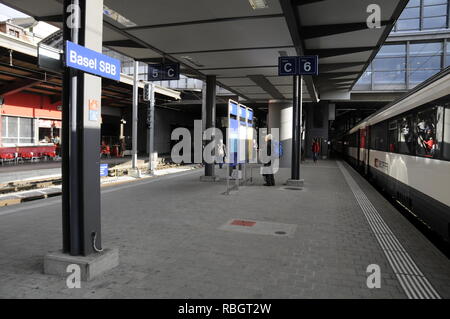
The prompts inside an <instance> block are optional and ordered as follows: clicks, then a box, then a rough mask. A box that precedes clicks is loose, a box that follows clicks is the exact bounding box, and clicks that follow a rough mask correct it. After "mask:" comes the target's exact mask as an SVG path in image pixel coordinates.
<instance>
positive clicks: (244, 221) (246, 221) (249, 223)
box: [230, 219, 256, 227]
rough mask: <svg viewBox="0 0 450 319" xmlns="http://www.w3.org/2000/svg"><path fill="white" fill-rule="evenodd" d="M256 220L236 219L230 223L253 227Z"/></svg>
mask: <svg viewBox="0 0 450 319" xmlns="http://www.w3.org/2000/svg"><path fill="white" fill-rule="evenodd" d="M255 224H256V222H250V221H248V220H239V219H235V220H233V221H232V222H231V224H230V225H235V226H245V227H252V226H253V225H255Z"/></svg>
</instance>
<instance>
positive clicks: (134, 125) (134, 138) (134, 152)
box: [131, 61, 139, 169]
mask: <svg viewBox="0 0 450 319" xmlns="http://www.w3.org/2000/svg"><path fill="white" fill-rule="evenodd" d="M138 72H139V62H138V61H134V76H133V113H132V117H133V121H132V134H131V135H132V136H131V139H132V151H131V156H132V158H131V166H132V168H133V169H136V168H137V133H138V90H139V87H138Z"/></svg>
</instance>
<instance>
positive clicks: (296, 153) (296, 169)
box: [291, 75, 302, 180]
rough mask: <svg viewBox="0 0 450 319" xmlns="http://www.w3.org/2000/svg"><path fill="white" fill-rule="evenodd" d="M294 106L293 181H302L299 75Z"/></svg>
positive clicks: (294, 90)
mask: <svg viewBox="0 0 450 319" xmlns="http://www.w3.org/2000/svg"><path fill="white" fill-rule="evenodd" d="M293 85H294V88H293V92H294V95H293V106H292V162H291V179H292V180H299V179H300V152H301V127H300V126H301V123H300V112H301V106H300V104H301V85H302V83H301V81H300V77H299V76H298V75H296V76H294V84H293Z"/></svg>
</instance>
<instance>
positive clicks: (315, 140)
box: [312, 138, 320, 163]
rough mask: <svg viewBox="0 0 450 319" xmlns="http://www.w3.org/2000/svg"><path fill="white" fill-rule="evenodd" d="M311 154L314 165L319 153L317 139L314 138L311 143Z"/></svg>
mask: <svg viewBox="0 0 450 319" xmlns="http://www.w3.org/2000/svg"><path fill="white" fill-rule="evenodd" d="M312 152H313V159H314V163H316V162H317V160H318V159H319V153H320V144H319V141H318V140H317V138H315V139H314V141H313V144H312Z"/></svg>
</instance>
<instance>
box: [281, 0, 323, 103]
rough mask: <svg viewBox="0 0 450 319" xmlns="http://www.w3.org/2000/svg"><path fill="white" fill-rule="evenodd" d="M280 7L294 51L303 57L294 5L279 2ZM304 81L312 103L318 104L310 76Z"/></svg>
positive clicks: (286, 1) (299, 26)
mask: <svg viewBox="0 0 450 319" xmlns="http://www.w3.org/2000/svg"><path fill="white" fill-rule="evenodd" d="M280 5H281V9H282V10H283V14H284V17H285V19H286V23H287V26H288V29H289V33H290V34H291V38H292V42H293V43H294V46H295V50H296V51H297V54H298V55H305V53H306V52H305V43H304V41H303V39H302V38H301V37H300V34H303V30H302V28H301V23H300V19H299V17H298V15H297V14H296V10H295V8H294V3H293V1H292V0H280ZM304 80H305V83H306V87H307V89H308V93H309V94H310V96H311V98H312V100H313V102H318V101H319V97H318V94H317V90H316V86H315V85H314V81H313V78H312V76H310V75H307V76H304Z"/></svg>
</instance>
